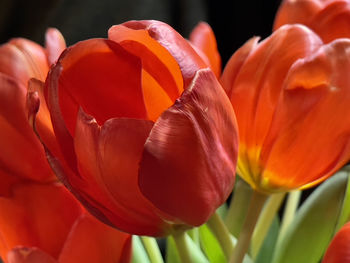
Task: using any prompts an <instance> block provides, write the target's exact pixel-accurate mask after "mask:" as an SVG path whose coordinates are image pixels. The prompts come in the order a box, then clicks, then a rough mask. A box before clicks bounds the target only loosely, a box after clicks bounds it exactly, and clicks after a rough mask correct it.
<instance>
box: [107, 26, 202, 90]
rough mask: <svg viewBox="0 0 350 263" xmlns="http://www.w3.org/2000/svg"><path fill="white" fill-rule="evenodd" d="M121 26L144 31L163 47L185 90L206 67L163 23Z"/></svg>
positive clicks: (172, 30)
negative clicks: (174, 62)
mask: <svg viewBox="0 0 350 263" xmlns="http://www.w3.org/2000/svg"><path fill="white" fill-rule="evenodd" d="M122 25H123V26H125V27H128V28H131V29H134V30H146V31H147V32H148V34H149V35H150V36H151V37H152V38H153V39H155V40H156V41H157V42H159V43H160V44H161V45H162V46H163V47H165V48H166V49H167V50H168V51H169V53H170V54H171V55H172V56H173V57H174V58H175V60H176V61H177V63H178V64H179V66H180V69H181V72H182V76H183V79H184V87H185V88H186V87H187V86H188V85H189V84H190V83H191V81H192V79H193V77H194V75H195V74H196V72H197V70H199V69H201V68H206V67H207V65H206V64H205V63H204V61H203V60H202V59H201V58H200V56H199V55H198V54H197V53H196V52H195V51H194V50H193V48H192V47H191V45H190V44H189V43H187V41H186V40H185V39H184V38H183V37H182V36H181V35H180V34H179V33H177V32H176V31H175V30H174V29H173V28H172V27H170V26H169V25H167V24H165V23H163V22H160V21H156V20H143V21H129V22H126V23H124V24H122ZM112 29H113V28H111V29H110V30H112Z"/></svg>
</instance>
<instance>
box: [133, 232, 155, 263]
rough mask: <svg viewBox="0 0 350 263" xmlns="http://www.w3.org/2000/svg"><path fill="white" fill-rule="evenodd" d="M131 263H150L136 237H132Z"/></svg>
mask: <svg viewBox="0 0 350 263" xmlns="http://www.w3.org/2000/svg"><path fill="white" fill-rule="evenodd" d="M131 262H132V263H140V262H142V263H143V262H144V263H150V261H149V258H148V255H147V252H146V250H145V248H144V246H143V244H142V242H141V240H140V238H139V237H138V236H133V237H132V261H131Z"/></svg>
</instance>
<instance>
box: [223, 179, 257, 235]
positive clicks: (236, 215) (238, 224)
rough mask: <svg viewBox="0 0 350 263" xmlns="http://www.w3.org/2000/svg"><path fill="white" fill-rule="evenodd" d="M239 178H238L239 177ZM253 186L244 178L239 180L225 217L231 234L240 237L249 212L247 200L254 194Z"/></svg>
mask: <svg viewBox="0 0 350 263" xmlns="http://www.w3.org/2000/svg"><path fill="white" fill-rule="evenodd" d="M237 179H238V178H237ZM252 193H253V190H252V188H251V187H250V186H249V185H248V184H247V183H246V182H244V181H243V180H237V182H236V184H235V189H234V192H233V198H232V201H231V203H230V206H229V208H228V211H227V215H226V217H225V224H226V226H227V228H228V229H229V230H230V232H231V234H232V235H233V236H234V237H236V238H238V237H239V233H240V231H241V228H242V226H243V222H244V219H245V216H246V214H247V210H248V205H247V202H248V200H250V198H251V196H252Z"/></svg>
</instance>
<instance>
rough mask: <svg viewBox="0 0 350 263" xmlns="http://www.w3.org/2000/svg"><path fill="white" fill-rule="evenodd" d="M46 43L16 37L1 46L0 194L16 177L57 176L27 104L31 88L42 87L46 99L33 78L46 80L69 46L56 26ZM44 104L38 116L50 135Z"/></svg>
mask: <svg viewBox="0 0 350 263" xmlns="http://www.w3.org/2000/svg"><path fill="white" fill-rule="evenodd" d="M46 43H47V48H46V49H44V48H42V47H41V46H39V45H38V44H36V43H34V42H32V41H30V40H26V39H12V40H11V41H9V42H8V43H6V44H3V45H1V46H0V148H1V151H0V176H1V182H2V185H1V186H0V195H3V194H5V193H2V191H5V190H6V189H8V187H7V186H8V185H9V184H10V183H11V182H12V181H14V180H16V177H21V178H22V179H23V178H27V179H31V180H36V181H47V180H52V179H53V177H52V171H51V169H50V167H49V165H48V163H47V161H46V157H45V153H44V149H43V147H42V145H41V143H40V141H39V140H38V139H37V137H36V136H35V134H34V132H33V129H32V127H31V126H30V124H29V122H28V114H29V112H28V105H26V96H27V91H28V89H31V88H33V89H34V88H35V87H39V89H38V90H37V91H38V92H39V95H40V96H41V98H43V94H42V90H40V84H39V83H38V81H34V80H32V81H30V79H31V78H36V79H37V80H40V81H45V78H46V75H47V72H48V70H49V65H50V64H51V63H53V62H54V58H55V57H56V58H57V57H58V55H59V54H58V53H60V52H61V51H62V50H63V49H64V47H65V44H64V40H63V38H62V35H61V34H60V33H59V32H58V31H57V30H55V29H49V30H48V32H47V34H46ZM29 81H30V83H28V82H29ZM44 107H45V103H43V104H42V108H43V109H41V110H40V112H39V115H38V129H40V131H42V133H43V134H45V137H50V136H53V130H52V127H51V121H50V117H49V115H48V112H47V111H46V114H45V109H44ZM50 141H54V140H52V139H51V140H50ZM50 147H53V146H52V143H50ZM17 179H18V178H17Z"/></svg>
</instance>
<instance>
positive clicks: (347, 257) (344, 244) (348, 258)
mask: <svg viewBox="0 0 350 263" xmlns="http://www.w3.org/2000/svg"><path fill="white" fill-rule="evenodd" d="M349 262H350V223H347V224H345V225H344V226H343V227H342V228H341V229H340V230H339V232H338V233H337V234H336V235H335V236H334V238H333V240H332V242H331V244H330V245H329V247H328V249H327V251H326V254H325V255H324V257H323V260H322V263H349Z"/></svg>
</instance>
